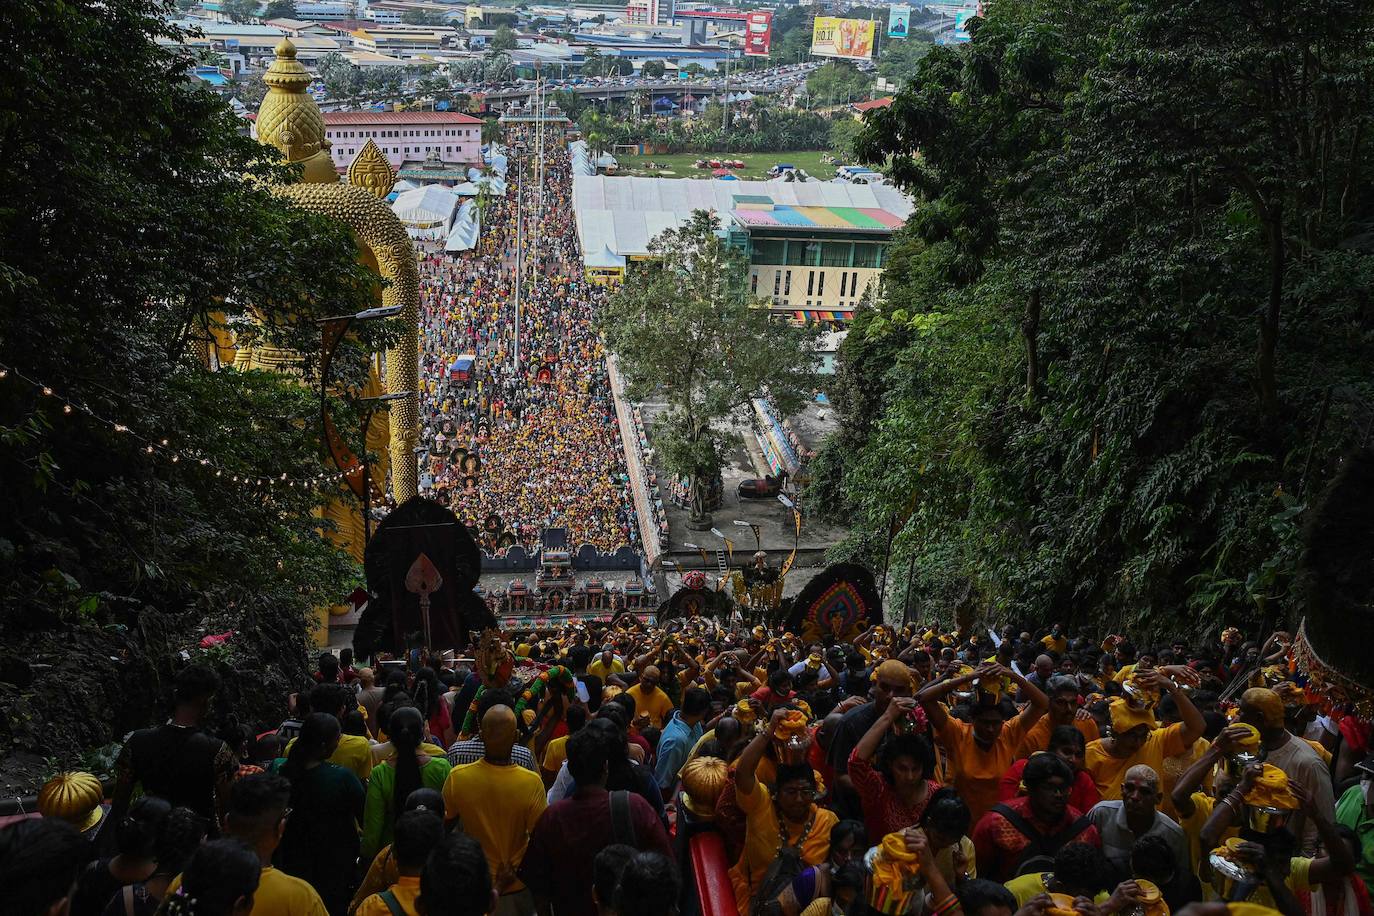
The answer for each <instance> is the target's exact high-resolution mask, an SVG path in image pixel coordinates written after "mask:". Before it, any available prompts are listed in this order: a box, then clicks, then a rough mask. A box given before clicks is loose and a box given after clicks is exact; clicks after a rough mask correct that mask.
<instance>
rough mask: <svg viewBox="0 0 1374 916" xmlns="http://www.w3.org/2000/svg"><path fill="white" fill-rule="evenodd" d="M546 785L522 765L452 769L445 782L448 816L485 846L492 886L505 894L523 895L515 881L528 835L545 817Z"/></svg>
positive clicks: (473, 765)
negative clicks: (540, 818)
mask: <svg viewBox="0 0 1374 916" xmlns="http://www.w3.org/2000/svg"><path fill="white" fill-rule="evenodd" d="M546 807H548V802H547V800H546V799H545V797H544V781H543V780H542V779H540V778H539V777H538V776H537V775H536V774H534V773H531V772H530V771H529V770H527V769H525V768H524V767H522V766H520V765H518V764H514V763H512V764H506V765H504V766H502V765H499V764H494V763H489V762H488V761H486V760H479V761H477V762H476V763H468V764H464V765H463V766H459V767H454V768H453V770H452V771H450V772H449V774H448V779H447V780H446V781H445V782H444V811H445V816H446V817H447V818H448V819H449V820H453V819H455V818H461V819H462V822H463V824H462V829H463V832H464V833H466V834H468V835H469V836H471V837H472V838H473V839H475V840H477V842H479V843H481V844H482V851H483V852H484V853H486V855H487V864H488V865H490V866H491V875H492V881H493V883H494V885H495V887H496V888H497V890H498V891H499V892H500V893H502V894H510V893H514V892H515V891H520V890H524V888H525V885H524V884H523V883H521V881H520V879H519V878H517V877H515V870H516V869H517V868H519V867H520V860H521V859H523V858H524V857H525V847H526V846H527V845H529V841H530V831H531V830H533V829H534V822H535V821H537V820H539V815H541V814H543V813H544V809H545V808H546Z"/></svg>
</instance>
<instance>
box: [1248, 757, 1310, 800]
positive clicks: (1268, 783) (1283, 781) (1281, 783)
mask: <svg viewBox="0 0 1374 916" xmlns="http://www.w3.org/2000/svg"><path fill="white" fill-rule="evenodd" d="M1245 803H1246V804H1247V805H1257V806H1259V807H1263V808H1284V809H1288V810H1292V809H1294V808H1296V807H1298V799H1297V797H1296V796H1295V795H1293V790H1292V789H1290V788H1288V774H1287V773H1285V772H1284V771H1283V770H1280V769H1279V768H1278V767H1276V766H1274V765H1273V764H1272V763H1266V764H1265V765H1264V772H1263V773H1261V774H1260V775H1259V778H1258V779H1256V780H1255V785H1254V786H1253V787H1252V788H1251V789H1250V791H1249V792H1246V793H1245Z"/></svg>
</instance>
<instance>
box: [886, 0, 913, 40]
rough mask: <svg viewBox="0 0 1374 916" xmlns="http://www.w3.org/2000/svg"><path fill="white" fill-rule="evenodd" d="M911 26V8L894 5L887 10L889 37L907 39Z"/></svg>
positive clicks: (905, 5) (903, 4)
mask: <svg viewBox="0 0 1374 916" xmlns="http://www.w3.org/2000/svg"><path fill="white" fill-rule="evenodd" d="M910 25H911V7H910V6H908V5H907V4H905V3H894V4H892V5H891V6H890V7H888V9H887V37H888V38H905V37H906V35H907V30H908V28H909V27H910Z"/></svg>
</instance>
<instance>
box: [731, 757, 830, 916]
mask: <svg viewBox="0 0 1374 916" xmlns="http://www.w3.org/2000/svg"><path fill="white" fill-rule="evenodd" d="M735 801H736V803H737V804H738V805H739V806H740V809H741V810H743V811H744V818H745V820H744V852H742V853H741V854H740V857H739V861H738V862H736V863H735V866H734V868H731V869H730V883H731V884H732V885H734V888H735V903H736V904H738V905H739V916H749V904H750V902H751V898H752V897H753V896H754V890H755V889H756V885H757V883H758V882H759V881H762V880H763V876H764V875H765V874H767V872H768V866H769V865H771V864H772V863H773V859H774V857H775V856H776V855H777V853H778V841H779V836H778V818H777V815H776V814H775V813H774V808H773V800H772V797H771V796H770V795H769V794H768V789H767V787H766V786H764V785H763V784H762V783H759V782H755V783H754V791H753V792H750V793H749V794H748V795H745V794H744V793H742V792H741V793H737V794H736V795H735ZM811 810H812V811H813V812H815V819H814V820H812V821H811V831H810V832H809V833H807V834H806V835H805V836H802V835H801V828H799V827H794V826H793V825H791V824H788V825H787V842H788V844H789V845H792V846H800V847H801V854H802V861H803V862H805V863H806V864H807V865H819V864H821V863H822V862H824V861H825V860H826V858H827V857H828V856H829V855H830V828H831V827H834V826H835V824H836V823H838V822H839V818H838V817H836V816H835V812H834V811H831V810H830V809H828V808H817V807H815V806H814V805H813V806H812V809H811Z"/></svg>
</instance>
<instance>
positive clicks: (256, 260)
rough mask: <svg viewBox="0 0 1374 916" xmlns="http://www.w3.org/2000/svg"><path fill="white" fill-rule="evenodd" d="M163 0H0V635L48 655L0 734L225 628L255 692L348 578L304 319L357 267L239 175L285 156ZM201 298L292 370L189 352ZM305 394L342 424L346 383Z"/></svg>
mask: <svg viewBox="0 0 1374 916" xmlns="http://www.w3.org/2000/svg"><path fill="white" fill-rule="evenodd" d="M58 5H60V6H62V9H63V11H62V14H61V15H56V14H55V13H54V8H55V7H56V6H58ZM165 13H166V6H165V5H164V4H162V3H159V2H154V0H110V2H102V3H93V2H92V3H80V4H55V3H53V2H51V0H13V2H10V3H5V4H3V5H0V41H3V42H4V44H5V46H6V47H7V48H9V49H10V53H9V54H7V55H5V57H4V59H3V60H0V71H3V73H2V74H0V104H3V106H4V110H5V112H6V115H5V124H6V128H5V131H4V132H3V134H0V153H2V154H3V155H4V157H5V162H6V163H7V167H6V169H5V170H4V171H3V174H0V187H3V193H4V195H5V200H6V205H5V207H4V208H3V209H2V210H0V366H3V367H4V369H5V375H4V378H0V479H3V480H4V481H5V485H4V486H0V582H3V586H0V644H3V645H4V646H5V647H6V652H7V653H8V652H13V653H14V654H15V657H17V658H20V659H23V660H24V662H25V663H39V662H41V663H45V664H50V665H53V666H54V667H53V668H52V669H51V674H50V675H46V674H41V673H39V669H38V668H37V666H35V667H34V671H33V683H32V684H31V685H30V686H29V687H27V688H25V689H24V690H23V691H20V690H19V688H17V687H15V686H14V684H13V683H9V682H5V683H0V708H4V709H5V710H6V715H4V716H0V747H2V748H4V750H3V751H0V754H8V753H10V752H11V751H12V749H15V748H25V749H28V750H30V751H32V752H33V753H36V754H39V755H42V754H44V753H48V754H53V755H56V754H58V753H69V752H71V750H72V749H73V748H81V747H89V746H91V745H98V744H101V743H103V742H104V741H108V740H111V738H112V737H114V736H116V735H118V734H121V733H122V732H123V730H125V729H127V728H130V727H133V726H134V725H141V724H144V723H146V722H147V721H148V717H149V716H151V715H152V714H153V713H154V712H155V711H156V710H157V708H158V706H159V705H160V702H161V699H162V698H161V697H160V696H159V695H158V694H159V685H160V679H161V678H165V677H166V675H167V674H168V673H169V671H168V669H167V666H168V665H169V664H170V662H171V658H172V657H173V655H174V654H175V653H177V652H179V651H180V650H181V649H183V648H185V649H187V650H188V651H189V652H190V653H191V654H192V655H193V656H194V655H197V654H199V650H197V648H196V643H197V640H198V639H199V638H200V636H201V635H204V634H205V633H207V632H209V633H218V632H222V631H225V630H229V629H233V630H235V632H236V635H235V637H234V638H233V639H231V640H230V642H229V644H228V648H227V649H226V650H223V651H222V653H221V655H220V656H219V660H220V661H221V662H222V663H223V664H225V665H232V666H234V667H241V669H242V671H244V672H246V673H245V674H243V675H242V676H240V677H236V678H233V679H226V691H225V693H226V696H225V699H226V700H228V701H232V702H235V703H237V704H240V710H241V712H244V713H245V714H247V712H248V711H249V710H253V711H255V713H254V714H256V713H262V714H270V709H271V706H272V705H275V703H276V702H277V700H278V699H279V696H280V694H279V693H278V692H277V691H279V690H280V689H283V688H286V687H288V686H290V684H291V679H293V678H298V677H302V676H304V674H305V667H304V659H305V652H304V650H305V647H306V641H305V637H306V634H307V620H308V618H309V615H310V612H311V609H312V608H315V607H318V606H324V605H329V604H335V603H338V602H339V601H340V600H341V599H342V598H343V597H344V596H345V595H346V594H347V592H348V590H349V589H350V588H351V587H352V582H353V581H355V579H356V572H357V571H356V567H355V566H354V564H353V563H352V562H351V561H349V560H348V559H347V558H346V557H344V556H343V555H342V554H340V553H339V552H338V551H336V550H335V549H333V548H332V547H331V546H330V545H329V544H328V543H327V542H326V541H325V540H324V539H323V538H322V537H321V536H320V535H319V534H318V533H317V530H316V529H317V527H318V525H319V524H320V522H319V521H318V520H317V519H316V518H314V517H313V515H312V513H313V511H314V510H315V509H316V507H317V506H318V505H319V504H320V502H321V500H322V498H323V495H324V494H323V491H322V490H320V489H317V488H316V486H315V485H313V484H309V483H308V482H309V479H310V478H312V477H314V476H316V475H318V474H320V473H321V472H322V471H324V470H325V468H324V467H323V466H322V464H321V454H320V447H319V404H320V392H319V379H318V372H317V362H318V355H317V354H318V350H319V345H320V339H319V332H318V330H317V329H316V328H315V326H314V324H313V321H312V319H314V318H317V317H320V316H322V315H325V314H336V313H339V312H352V311H355V310H357V309H359V308H363V307H367V306H368V305H370V304H371V303H372V301H373V290H374V283H373V278H372V277H371V275H370V274H368V273H367V272H366V271H364V270H363V269H362V268H361V267H360V266H359V265H358V264H357V261H356V250H355V246H354V242H353V240H352V238H351V236H350V235H349V233H348V232H347V231H346V230H345V229H344V228H342V227H341V226H339V225H337V224H334V223H331V222H329V221H326V220H324V219H322V218H318V217H314V216H311V215H308V214H306V213H304V212H302V211H299V210H297V209H295V208H294V207H292V206H289V205H288V204H287V203H285V202H284V201H282V200H281V199H279V198H277V197H275V196H273V194H272V193H271V192H270V191H269V190H268V189H267V186H268V184H269V183H272V182H281V181H286V180H290V178H291V177H292V173H291V171H290V170H289V169H286V168H285V167H283V166H280V165H274V164H272V163H271V162H270V161H267V160H269V159H270V158H272V157H270V156H268V155H266V150H265V148H264V147H261V146H259V145H258V144H257V143H255V142H254V141H252V140H249V139H248V138H247V137H245V136H243V135H242V134H241V131H240V128H241V122H240V121H239V120H238V119H236V118H235V117H234V116H233V115H232V114H231V113H230V111H229V110H228V108H227V107H226V106H225V104H224V103H223V102H222V101H221V100H219V99H217V98H216V97H215V96H214V95H213V94H212V93H210V92H208V91H206V90H204V89H201V88H199V84H198V81H194V80H188V79H187V78H186V76H185V71H186V61H185V59H183V58H182V57H181V56H179V55H178V54H177V53H176V52H175V51H173V50H169V49H166V48H162V47H159V46H158V45H157V44H156V43H155V41H154V39H155V38H158V37H164V36H165V37H167V38H174V37H175V36H174V35H173V34H172V33H171V31H170V30H169V27H168V26H167V25H165V24H164V23H165ZM54 137H60V138H61V142H60V143H54V142H52V140H53V138H54ZM245 179H247V180H245ZM218 314H223V315H224V316H225V320H226V321H227V322H228V323H229V324H230V325H231V326H233V327H237V328H239V329H240V330H243V331H245V332H246V331H248V330H250V329H252V331H253V333H254V334H255V335H256V341H257V342H258V343H259V344H260V345H275V346H279V347H284V348H287V349H289V350H291V351H294V352H296V353H299V354H303V355H302V356H301V357H300V359H299V360H298V362H297V364H296V365H295V366H294V367H293V368H294V369H295V370H297V371H298V373H299V375H298V377H292V376H290V375H285V374H278V373H268V372H259V371H237V370H234V369H231V368H227V367H226V368H220V369H217V370H216V369H213V368H210V367H207V365H206V363H205V361H204V360H203V358H202V355H203V353H204V351H205V349H206V346H207V344H208V343H209V340H208V338H209V336H210V335H211V334H212V333H213V332H214V331H215V330H216V328H217V320H216V318H215V317H214V316H216V315H218ZM249 319H252V320H251V321H250V320H249ZM372 325H373V326H372V327H363V328H360V329H359V335H358V336H357V337H356V339H350V340H349V341H347V342H346V343H345V344H344V345H343V346H342V347H341V349H340V351H339V355H338V357H337V358H336V362H335V370H334V378H335V380H337V381H340V382H342V383H344V384H345V386H346V387H348V388H350V389H351V388H355V387H356V386H358V385H359V384H360V383H361V382H362V381H363V379H364V378H365V372H366V371H367V367H368V364H369V363H368V358H367V355H368V353H370V352H372V351H373V350H374V349H375V348H376V347H378V346H380V345H382V344H384V343H385V342H386V341H387V340H388V339H389V338H390V334H389V333H388V327H387V324H386V323H372ZM49 391H51V394H49V393H48V392H49ZM69 407H70V408H71V409H70V410H69V409H68V408H69ZM333 409H334V410H335V412H336V415H337V418H338V420H339V425H340V428H341V429H343V430H345V431H347V430H348V429H356V428H358V425H359V424H358V423H357V422H355V420H356V418H357V417H358V415H359V413H358V411H357V410H356V405H355V404H353V402H351V401H350V400H348V399H347V398H345V399H343V400H339V401H337V402H336V403H335V405H334V408H333ZM115 424H118V426H116V425H115ZM353 444H354V447H355V448H360V447H361V445H360V443H358V442H356V441H355V442H354V443H353ZM282 475H285V480H283V479H282ZM269 477H270V478H273V479H274V480H275V481H276V482H275V483H272V484H266V483H263V482H262V481H264V480H265V479H266V478H269ZM235 478H238V479H237V480H236V479H235ZM245 478H251V479H252V480H254V481H255V482H256V483H254V484H248V483H247V482H246V481H245ZM288 482H291V484H292V485H288ZM333 492H337V491H333ZM239 647H242V649H241V651H240V648H239ZM69 652H80V653H81V657H80V660H79V662H78V661H76V660H75V659H74V658H73V659H69V658H68V657H67V653H69ZM112 658H113V659H114V660H113V661H112V660H111V659H112ZM72 664H80V665H81V666H82V667H83V668H84V678H85V681H84V682H85V684H87V685H88V688H89V689H86V688H81V687H80V686H79V685H77V686H73V683H72V682H71V681H70V680H69V679H68V675H67V674H66V672H69V671H70V670H71V665H72ZM227 670H228V669H226V671H227ZM110 684H119V685H121V687H127V690H123V689H122V690H121V691H119V692H118V695H117V696H116V695H115V692H113V691H107V692H105V693H102V692H101V691H100V687H101V686H106V687H107V686H108V685H110ZM73 689H78V690H85V692H83V693H81V695H80V697H77V695H76V694H73V693H72V692H71V690H73ZM54 691H56V692H54ZM106 694H108V695H106ZM63 697H65V698H66V699H65V700H63V699H62V698H63ZM11 772H12V771H11Z"/></svg>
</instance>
